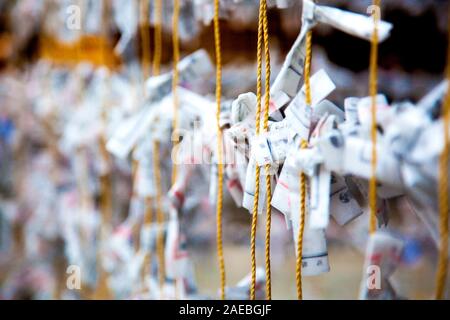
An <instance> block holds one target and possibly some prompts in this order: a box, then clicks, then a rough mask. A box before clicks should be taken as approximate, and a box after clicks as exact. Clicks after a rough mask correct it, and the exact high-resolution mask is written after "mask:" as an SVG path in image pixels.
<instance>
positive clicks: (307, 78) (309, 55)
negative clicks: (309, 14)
mask: <svg viewBox="0 0 450 320" xmlns="http://www.w3.org/2000/svg"><path fill="white" fill-rule="evenodd" d="M311 59H312V31H308V32H307V33H306V57H305V80H304V81H305V102H306V104H307V105H308V106H311V104H312V93H311ZM307 146H308V142H307V141H306V140H302V141H301V146H300V147H301V148H302V149H305V148H307ZM305 217H306V175H305V174H304V173H303V172H301V173H300V219H299V230H298V235H297V259H296V268H295V276H296V280H297V281H296V284H297V298H298V299H299V300H302V299H303V290H302V255H303V234H304V230H305Z"/></svg>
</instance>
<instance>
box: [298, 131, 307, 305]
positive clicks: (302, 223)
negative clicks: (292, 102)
mask: <svg viewBox="0 0 450 320" xmlns="http://www.w3.org/2000/svg"><path fill="white" fill-rule="evenodd" d="M307 146H308V144H307V142H306V141H305V140H302V142H301V146H300V147H301V148H302V149H305V148H307ZM305 217H306V175H305V173H304V172H301V173H300V212H299V220H298V222H299V229H298V235H297V260H296V268H295V276H296V280H297V298H298V300H303V285H302V262H303V257H302V256H303V235H304V231H305Z"/></svg>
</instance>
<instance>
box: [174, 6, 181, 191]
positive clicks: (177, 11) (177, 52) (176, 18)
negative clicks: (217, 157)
mask: <svg viewBox="0 0 450 320" xmlns="http://www.w3.org/2000/svg"><path fill="white" fill-rule="evenodd" d="M179 17H180V0H174V2H173V19H172V46H173V80H172V95H173V119H172V130H173V133H172V140H173V147H174V148H177V147H178V143H179V141H178V140H179V137H178V132H177V129H178V93H177V86H178V81H179V73H178V62H179V61H180V44H179V39H178V22H179ZM174 156H175V157H177V154H176V153H175V155H174ZM173 160H174V163H173V165H172V184H174V183H175V181H176V179H177V165H176V163H175V162H176V159H173Z"/></svg>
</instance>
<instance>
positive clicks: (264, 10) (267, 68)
mask: <svg viewBox="0 0 450 320" xmlns="http://www.w3.org/2000/svg"><path fill="white" fill-rule="evenodd" d="M261 4H262V6H261V9H262V18H263V39H264V59H265V72H266V79H265V97H264V123H263V128H264V132H268V131H269V104H270V48H269V26H268V21H267V1H266V0H262V1H261ZM265 175H266V239H265V258H266V260H265V263H266V298H267V300H271V299H272V276H271V268H270V231H271V226H272V214H271V208H272V207H271V202H272V186H271V175H270V164H267V165H265Z"/></svg>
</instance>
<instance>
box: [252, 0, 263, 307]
mask: <svg viewBox="0 0 450 320" xmlns="http://www.w3.org/2000/svg"><path fill="white" fill-rule="evenodd" d="M261 8H262V1H261V2H260V5H259V18H258V49H257V81H256V115H255V130H256V136H258V135H259V132H260V127H261V97H262V43H263V25H262V22H263V19H262V10H261ZM260 176H261V168H260V167H259V166H258V164H256V166H255V194H254V196H253V210H252V226H251V235H250V237H251V239H250V254H251V263H252V265H251V274H252V282H251V285H250V300H255V299H256V227H257V225H258V206H259V179H260Z"/></svg>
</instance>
